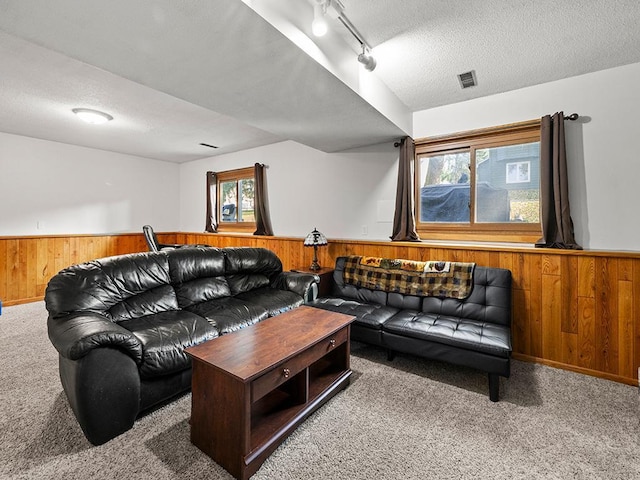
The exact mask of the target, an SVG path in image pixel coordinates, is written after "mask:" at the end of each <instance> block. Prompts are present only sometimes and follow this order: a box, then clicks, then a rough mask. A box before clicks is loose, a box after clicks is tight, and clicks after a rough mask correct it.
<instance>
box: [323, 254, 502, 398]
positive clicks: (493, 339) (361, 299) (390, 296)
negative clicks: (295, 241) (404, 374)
mask: <svg viewBox="0 0 640 480" xmlns="http://www.w3.org/2000/svg"><path fill="white" fill-rule="evenodd" d="M353 258H356V257H338V258H337V259H336V266H335V270H334V275H333V280H334V282H333V291H332V295H331V296H328V297H321V298H318V299H317V300H316V301H315V302H313V303H312V305H313V306H314V307H318V308H324V309H327V310H332V311H335V312H341V313H346V314H348V315H353V316H355V317H356V319H355V321H354V322H353V323H352V324H351V339H352V340H356V341H360V342H365V343H370V344H374V345H378V346H381V347H383V348H386V349H387V350H388V352H389V358H390V359H392V358H393V355H394V353H395V352H404V353H409V354H413V355H417V356H421V357H425V358H432V359H437V360H443V361H446V362H450V363H454V364H457V365H464V366H468V367H472V368H476V369H478V370H481V371H485V372H487V373H488V374H489V397H490V399H491V400H492V401H494V402H497V401H498V398H499V376H503V377H508V376H509V374H510V358H511V272H510V271H509V270H505V269H500V268H490V267H482V266H475V268H473V274H472V277H471V283H472V286H471V292H470V295H469V296H468V297H466V298H461V299H460V298H445V297H439V296H433V295H428V296H421V295H405V294H401V293H396V292H387V291H383V290H379V289H370V288H362V287H359V286H356V285H354V284H351V283H349V282H345V262H347V261H348V260H350V259H353Z"/></svg>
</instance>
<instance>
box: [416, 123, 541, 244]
mask: <svg viewBox="0 0 640 480" xmlns="http://www.w3.org/2000/svg"><path fill="white" fill-rule="evenodd" d="M415 176H416V186H415V191H416V202H415V203H416V220H417V222H416V223H417V230H418V232H419V233H420V236H421V237H422V238H424V239H428V238H432V239H438V238H442V239H455V238H459V239H477V240H496V239H498V240H507V241H527V242H529V241H535V240H537V238H539V235H540V125H539V122H538V121H535V122H526V123H521V124H514V125H508V126H504V127H495V128H491V129H484V130H476V131H473V132H465V133H460V134H455V135H450V136H446V137H439V138H434V139H423V140H418V141H416V163H415Z"/></svg>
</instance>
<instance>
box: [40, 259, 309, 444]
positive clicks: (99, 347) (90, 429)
mask: <svg viewBox="0 0 640 480" xmlns="http://www.w3.org/2000/svg"><path fill="white" fill-rule="evenodd" d="M317 281H318V278H317V277H316V276H315V275H310V274H303V273H294V272H283V271H282V263H281V262H280V259H279V258H278V257H277V256H276V255H275V254H274V253H273V252H271V251H269V250H266V249H262V248H223V249H218V248H201V247H196V248H184V249H177V250H169V251H164V252H157V253H156V252H146V253H139V254H130V255H122V256H117V257H109V258H103V259H99V260H94V261H91V262H87V263H83V264H80V265H74V266H71V267H69V268H67V269H65V270H62V271H61V272H59V273H58V274H57V275H56V276H54V277H53V278H52V279H51V281H50V282H49V284H48V286H47V289H46V294H45V303H46V308H47V310H48V312H49V317H48V321H47V326H48V333H49V338H50V339H51V342H52V343H53V345H54V346H55V348H56V349H57V351H58V353H59V370H60V379H61V381H62V386H63V388H64V391H65V393H66V395H67V398H68V399H69V403H70V405H71V407H72V409H73V412H74V413H75V416H76V418H77V419H78V422H79V423H80V426H81V428H82V430H83V432H84V434H85V436H86V437H87V439H88V440H89V441H90V442H91V443H93V444H95V445H99V444H102V443H104V442H106V441H108V440H110V439H112V438H113V437H115V436H117V435H119V434H121V433H123V432H125V431H126V430H128V429H130V428H131V427H132V426H133V424H134V421H135V419H136V418H137V417H138V416H139V415H140V414H141V413H143V412H145V411H148V410H150V409H151V408H153V407H154V406H156V405H158V404H160V403H162V402H165V401H167V400H169V399H171V398H172V397H174V396H176V395H178V394H180V393H182V392H184V391H187V390H189V389H190V388H191V361H190V359H189V357H188V356H187V355H186V354H185V353H184V349H185V348H187V347H190V346H193V345H196V344H199V343H201V342H204V341H207V340H210V339H213V338H215V337H217V336H218V335H224V334H225V333H228V332H232V331H234V330H237V329H239V328H242V327H245V326H247V325H251V324H254V323H256V322H259V321H261V320H264V319H266V318H267V317H270V316H274V315H278V314H279V313H281V312H284V311H287V310H290V309H292V308H296V307H297V306H299V305H301V304H303V303H305V302H307V301H309V300H310V299H312V298H313V296H314V295H315V292H316V291H317V287H316V283H317Z"/></svg>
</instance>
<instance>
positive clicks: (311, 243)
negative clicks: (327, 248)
mask: <svg viewBox="0 0 640 480" xmlns="http://www.w3.org/2000/svg"><path fill="white" fill-rule="evenodd" d="M326 244H327V237H325V236H324V235H323V234H322V233H320V232H319V231H318V230H317V229H315V228H314V229H313V232H311V233H310V234H309V235H307V238H305V239H304V246H305V247H320V246H323V245H326Z"/></svg>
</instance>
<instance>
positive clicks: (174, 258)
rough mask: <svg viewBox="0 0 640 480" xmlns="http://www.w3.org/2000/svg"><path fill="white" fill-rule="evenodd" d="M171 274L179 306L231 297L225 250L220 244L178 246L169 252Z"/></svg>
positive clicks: (183, 306)
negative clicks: (226, 273)
mask: <svg viewBox="0 0 640 480" xmlns="http://www.w3.org/2000/svg"><path fill="white" fill-rule="evenodd" d="M167 257H168V259H169V274H170V276H171V282H172V284H173V288H174V289H175V291H176V297H177V301H178V305H179V306H180V308H185V307H189V306H191V305H193V304H195V303H201V302H206V301H209V300H213V299H215V298H221V297H228V296H230V295H231V289H230V288H229V284H228V283H227V279H226V278H225V276H224V275H225V260H224V254H223V253H222V251H221V250H219V249H217V248H205V247H200V248H179V249H176V250H170V251H168V252H167Z"/></svg>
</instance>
